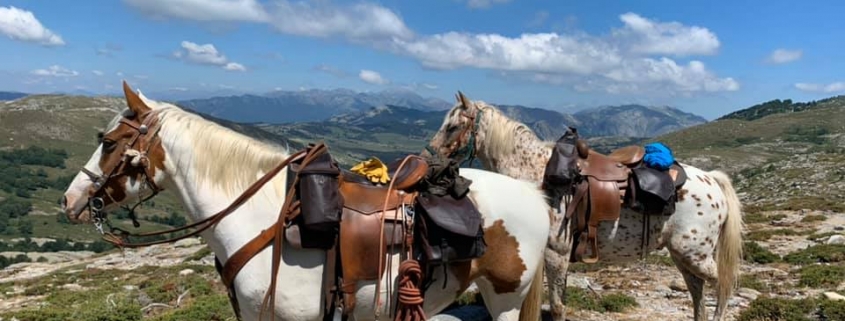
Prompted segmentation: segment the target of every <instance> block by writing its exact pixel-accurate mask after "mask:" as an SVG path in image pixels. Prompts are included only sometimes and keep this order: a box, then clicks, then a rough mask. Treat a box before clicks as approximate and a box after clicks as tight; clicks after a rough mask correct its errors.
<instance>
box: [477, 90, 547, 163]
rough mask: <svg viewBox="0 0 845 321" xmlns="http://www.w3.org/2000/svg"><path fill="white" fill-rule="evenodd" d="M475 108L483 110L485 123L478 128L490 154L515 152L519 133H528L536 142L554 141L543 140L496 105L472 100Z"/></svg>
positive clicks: (482, 120) (482, 121)
mask: <svg viewBox="0 0 845 321" xmlns="http://www.w3.org/2000/svg"><path fill="white" fill-rule="evenodd" d="M474 104H475V106H476V107H477V108H479V109H480V110H481V111H483V116H481V117H482V119H481V123H482V124H485V125H484V126H482V128H480V129H481V130H483V131H484V135H485V137H486V139H485V143H486V148H487V151H488V153H489V154H490V155H507V154H512V153H515V152H516V147H517V146H516V144H517V143H518V141H517V138H518V137H520V136H521V135H528V136H529V137H531V138H533V140H535V141H537V142H543V143H545V144H548V145H549V146H551V145H553V144H554V142H544V141H542V140H541V139H540V138H539V137H537V135H536V134H535V133H534V131H533V130H531V128H529V127H528V126H527V125H525V124H523V123H521V122H518V121H516V120H513V119H511V118H510V117H508V116H507V115H505V113H504V112H502V111H501V110H500V109H499V108H497V107H496V106H493V105H490V104H488V103H486V102H484V101H474Z"/></svg>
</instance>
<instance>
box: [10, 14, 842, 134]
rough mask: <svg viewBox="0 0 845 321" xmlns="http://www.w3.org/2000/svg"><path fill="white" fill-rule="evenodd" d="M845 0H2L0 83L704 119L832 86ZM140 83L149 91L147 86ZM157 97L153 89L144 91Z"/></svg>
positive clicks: (14, 87) (838, 89) (815, 94)
mask: <svg viewBox="0 0 845 321" xmlns="http://www.w3.org/2000/svg"><path fill="white" fill-rule="evenodd" d="M842 12H845V1H835V0H818V1H812V2H809V3H801V2H798V1H775V0H769V1H756V0H755V1H724V0H717V1H695V2H693V1H669V0H648V1H601V0H595V1H568V0H554V1H553V0H536V1H524V0H426V1H407V0H382V1H378V2H375V1H359V0H351V1H329V0H316V1H287V0H109V1H107V0H90V1H73V2H71V1H55V0H11V1H9V0H4V1H0V57H2V58H3V59H0V90H8V91H22V92H27V93H46V92H57V91H63V92H71V91H87V92H93V93H116V92H119V91H118V90H119V88H120V85H121V81H122V80H126V81H127V82H128V83H129V84H130V86H132V87H133V88H135V89H140V90H142V91H143V92H144V93H145V94H147V93H155V92H203V93H215V92H222V91H224V90H225V91H229V92H232V91H234V92H251V93H266V92H270V91H273V90H305V89H333V88H348V89H352V90H356V91H381V90H386V89H397V88H401V89H409V90H413V91H415V92H417V93H419V94H420V95H422V96H426V97H429V96H431V97H438V98H442V99H446V100H447V101H450V102H451V101H454V95H455V93H456V92H457V91H458V90H460V91H462V92H463V93H465V94H466V95H467V96H468V97H469V98H470V99H476V100H484V101H486V102H490V103H494V104H521V105H527V106H532V107H542V108H548V109H553V110H559V111H565V110H567V109H568V108H573V107H580V108H583V107H596V106H603V105H619V104H628V103H637V104H645V105H657V106H662V105H668V106H672V107H677V108H680V109H682V110H684V111H688V112H692V113H695V114H698V115H701V116H704V117H705V118H707V119H714V118H717V117H719V116H721V115H724V114H726V113H729V112H731V111H734V110H738V109H742V108H746V107H749V106H751V105H754V104H757V103H761V102H765V101H768V100H772V99H787V98H789V99H793V100H795V101H807V100H815V99H822V98H826V97H830V96H835V95H840V94H843V93H845V73H843V71H845V59H843V53H844V52H845V32H843V30H845V19H842V18H841V13H842ZM148 96H150V95H148ZM150 98H152V99H156V97H154V96H150Z"/></svg>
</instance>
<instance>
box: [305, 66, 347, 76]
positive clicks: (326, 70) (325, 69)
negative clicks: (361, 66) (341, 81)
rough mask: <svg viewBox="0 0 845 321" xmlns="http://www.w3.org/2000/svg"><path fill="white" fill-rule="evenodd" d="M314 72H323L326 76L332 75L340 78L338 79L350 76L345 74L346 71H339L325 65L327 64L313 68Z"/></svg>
mask: <svg viewBox="0 0 845 321" xmlns="http://www.w3.org/2000/svg"><path fill="white" fill-rule="evenodd" d="M314 70H315V71H319V72H324V73H327V74H330V75H334V76H336V77H340V78H346V77H348V76H350V75H349V73H347V72H346V71H343V70H340V69H338V68H337V67H335V66H332V65H327V64H319V65H317V66H314Z"/></svg>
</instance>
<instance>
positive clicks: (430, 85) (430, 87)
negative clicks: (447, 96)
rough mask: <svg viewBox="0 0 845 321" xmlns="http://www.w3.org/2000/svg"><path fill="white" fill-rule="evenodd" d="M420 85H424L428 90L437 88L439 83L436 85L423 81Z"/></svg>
mask: <svg viewBox="0 0 845 321" xmlns="http://www.w3.org/2000/svg"><path fill="white" fill-rule="evenodd" d="M420 87H423V88H425V89H428V90H435V89H437V85H434V84H426V83H422V84H420Z"/></svg>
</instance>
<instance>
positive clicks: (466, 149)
mask: <svg viewBox="0 0 845 321" xmlns="http://www.w3.org/2000/svg"><path fill="white" fill-rule="evenodd" d="M483 112H484V110H483V109H481V108H476V112H475V113H474V114H473V115H470V114H468V113H467V112H465V111H461V113H460V116H461V117H466V118H468V119H469V126H467V127H464V128H463V129H462V130H461V132H460V134H458V137H457V138H456V140H454V141H450V142H449V143H448V144H446V145H445V146H446V147H447V148H448V149H449V154H448V156H447V157H448V158H450V159H454V158H455V157H461V158H465V160H464V161H463V162H462V164H464V163H466V164H472V161H473V160H475V156H476V154H477V153H478V148H477V138H476V136H478V125H479V124H480V123H481V115H482V114H483ZM441 146H442V145H441ZM425 149H426V151H428V152H429V153H430V154H432V155H437V153H436V152H435V150H434V148H433V147H431V145H428V146H426V147H425Z"/></svg>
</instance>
